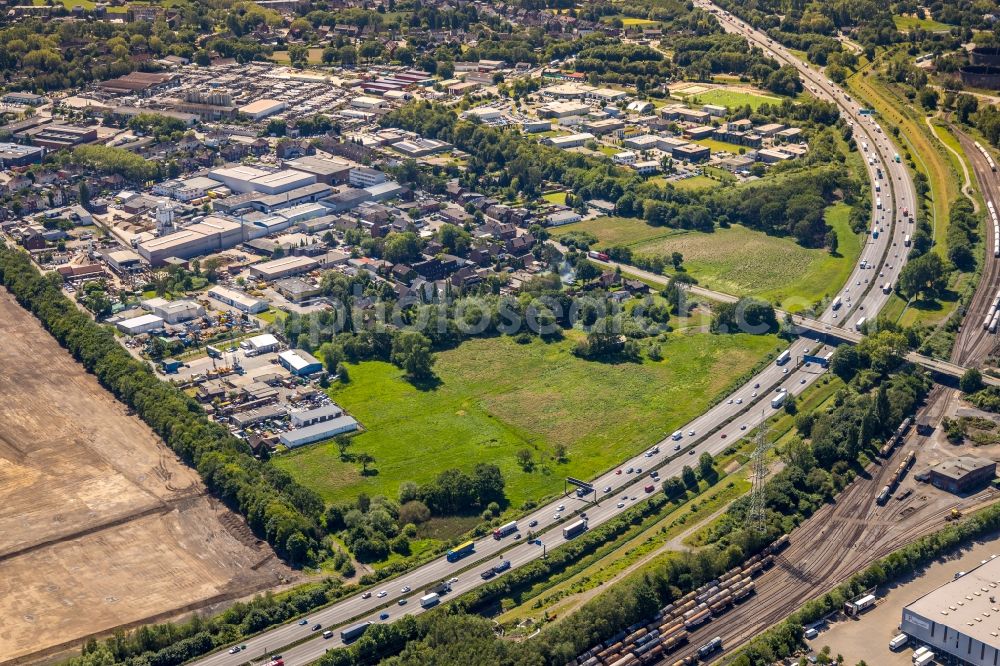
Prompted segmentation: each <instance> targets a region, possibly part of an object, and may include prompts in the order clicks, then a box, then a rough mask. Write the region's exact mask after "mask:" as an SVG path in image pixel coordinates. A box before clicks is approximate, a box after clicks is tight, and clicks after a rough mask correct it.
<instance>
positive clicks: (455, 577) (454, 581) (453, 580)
mask: <svg viewBox="0 0 1000 666" xmlns="http://www.w3.org/2000/svg"><path fill="white" fill-rule="evenodd" d="M534 523H535V524H536V525H537V524H538V521H537V520H536V521H534ZM448 582H449V583H457V582H458V576H452V577H451V578H449V579H448Z"/></svg>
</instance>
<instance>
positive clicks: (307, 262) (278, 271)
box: [250, 257, 319, 280]
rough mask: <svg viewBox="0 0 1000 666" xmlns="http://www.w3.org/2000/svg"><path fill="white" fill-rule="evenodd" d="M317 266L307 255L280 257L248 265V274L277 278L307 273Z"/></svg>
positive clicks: (271, 278)
mask: <svg viewBox="0 0 1000 666" xmlns="http://www.w3.org/2000/svg"><path fill="white" fill-rule="evenodd" d="M317 268H319V264H318V263H317V262H316V261H314V260H313V259H310V258H309V257H282V258H281V259H275V260H273V261H265V262H263V263H260V264H254V265H253V266H251V267H250V275H253V276H255V277H259V278H261V279H264V280H279V279H281V278H283V277H288V276H289V275H298V274H300V273H308V272H309V271H312V270H315V269H317Z"/></svg>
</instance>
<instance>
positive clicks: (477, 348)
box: [276, 332, 778, 506]
mask: <svg viewBox="0 0 1000 666" xmlns="http://www.w3.org/2000/svg"><path fill="white" fill-rule="evenodd" d="M572 337H575V334H574V335H573V336H571V337H570V338H567V339H565V340H562V341H559V342H554V343H548V344H547V343H544V342H541V341H539V340H535V341H534V342H531V343H529V344H526V345H518V344H517V343H515V342H514V341H513V340H512V339H511V338H509V337H496V338H481V339H475V340H470V341H467V342H464V343H462V344H461V345H460V346H459V347H458V348H456V349H453V350H449V351H445V352H441V353H439V354H438V355H437V359H438V360H437V364H436V365H435V372H436V373H437V375H438V377H439V378H440V384H439V385H438V386H437V387H436V388H433V389H430V390H420V389H417V388H415V387H414V386H413V385H412V384H410V383H409V382H407V381H406V380H404V379H403V378H402V376H401V373H400V370H399V369H397V368H396V367H394V366H392V365H389V364H387V363H380V362H367V363H362V364H360V365H356V366H352V367H350V376H351V381H350V383H349V384H348V385H347V386H344V387H335V388H332V389H331V396H332V397H333V399H334V400H336V401H337V402H338V403H339V404H340V405H342V406H343V407H344V408H345V409H347V410H348V411H349V412H351V413H352V414H353V415H354V416H355V417H356V418H357V419H358V420H359V421H361V423H362V424H364V426H365V428H366V429H367V431H366V432H364V433H362V434H360V435H358V436H356V437H355V438H354V439H353V444H352V446H351V450H352V451H354V452H362V451H364V452H367V453H369V454H371V455H372V456H374V458H375V460H376V462H375V465H374V467H375V468H376V469H377V470H378V474H377V475H374V476H367V477H362V476H361V475H360V473H359V469H358V466H357V465H356V464H352V463H344V462H341V461H340V458H339V455H338V451H337V448H336V447H335V446H334V445H333V444H319V445H315V446H309V447H305V448H303V449H300V450H298V451H295V452H293V453H291V454H288V455H285V456H280V457H278V458H277V459H276V464H277V465H278V466H279V467H281V468H283V469H285V470H287V471H288V472H290V473H291V474H293V475H294V476H295V477H296V478H297V479H298V480H299V481H301V482H303V483H305V484H306V485H308V486H309V487H311V488H314V489H316V490H317V491H318V492H320V493H321V494H322V495H323V497H324V499H326V500H327V501H330V502H337V501H345V500H351V499H353V498H355V497H357V495H358V493H361V492H365V493H368V494H369V495H379V494H382V495H386V496H389V497H395V496H396V495H397V492H398V488H399V484H400V483H401V482H403V481H407V480H412V481H416V482H418V483H422V482H427V481H430V480H432V479H434V478H435V476H436V475H437V474H438V473H439V472H441V471H442V470H444V469H448V468H450V467H460V468H463V469H466V470H471V468H472V467H473V466H474V465H475V464H476V463H478V462H494V463H496V464H498V465H499V466H500V468H501V469H502V470H503V473H504V476H505V477H506V479H507V495H508V497H509V499H510V500H511V502H512V504H513V505H514V506H519V505H521V503H523V502H524V501H525V500H527V499H537V498H541V497H544V496H548V495H552V494H554V493H557V492H560V491H561V490H562V483H563V481H562V479H563V478H564V477H565V476H567V475H571V476H576V477H579V478H591V477H592V476H594V475H596V474H597V473H598V472H601V471H603V470H605V469H608V468H609V467H611V466H612V465H614V464H615V462H617V461H619V460H621V459H623V458H624V457H626V456H627V455H629V454H634V453H636V452H637V451H640V450H642V449H643V448H644V447H646V446H648V445H649V444H651V443H653V442H655V441H657V440H659V439H660V438H662V437H663V436H664V435H665V434H666V433H669V432H670V431H672V430H675V429H676V428H677V427H679V426H681V425H682V424H683V423H685V422H687V421H688V420H689V419H691V418H693V417H694V416H696V415H697V414H699V413H701V412H702V411H704V409H705V408H706V406H707V405H708V404H709V403H710V402H711V400H712V398H713V397H715V396H716V395H717V394H719V393H720V392H721V391H723V390H724V389H725V388H726V387H727V386H728V384H729V383H730V381H732V378H734V377H738V376H739V375H741V374H742V373H743V372H745V371H746V370H748V369H750V368H752V367H753V366H754V365H755V364H756V363H757V362H758V361H759V360H760V359H762V358H763V357H765V356H766V355H767V354H768V353H769V352H772V351H774V350H775V349H777V344H778V343H777V340H776V338H774V337H771V336H764V337H755V336H748V335H735V336H718V335H709V334H706V333H693V332H692V333H680V332H676V333H672V334H670V335H669V336H668V340H667V342H665V343H664V344H663V345H662V352H663V357H664V360H663V361H660V362H655V363H654V362H652V361H649V360H645V361H644V362H643V363H622V364H608V363H599V362H592V361H585V360H582V359H579V358H577V357H575V356H573V354H572V353H571V350H572V347H573V344H574V342H575V341H574V339H572ZM557 444H561V445H565V446H566V447H567V450H568V461H567V462H565V463H559V462H556V461H555V460H554V456H553V451H554V447H555V446H556V445H557ZM524 448H528V449H530V450H531V451H532V452H533V455H534V459H535V462H536V467H535V469H534V470H533V471H530V472H526V471H524V470H522V469H521V467H520V466H519V465H518V463H517V461H516V459H515V454H516V452H517V451H518V450H520V449H524Z"/></svg>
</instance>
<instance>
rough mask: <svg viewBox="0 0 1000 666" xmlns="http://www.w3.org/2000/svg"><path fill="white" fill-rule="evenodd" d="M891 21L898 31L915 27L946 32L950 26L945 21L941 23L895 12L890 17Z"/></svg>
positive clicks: (905, 30) (906, 30) (907, 30)
mask: <svg viewBox="0 0 1000 666" xmlns="http://www.w3.org/2000/svg"><path fill="white" fill-rule="evenodd" d="M892 22H893V23H895V24H896V30H899V31H900V32H909V31H911V30H916V29H917V28H920V29H922V30H927V31H928V32H948V31H949V30H951V28H952V26H950V25H948V24H947V23H941V22H940V21H935V20H933V19H926V18H925V19H921V18H917V17H916V16H912V15H906V16H901V15H899V14H897V15H895V16H893V17H892Z"/></svg>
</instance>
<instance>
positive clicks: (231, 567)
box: [0, 290, 294, 663]
mask: <svg viewBox="0 0 1000 666" xmlns="http://www.w3.org/2000/svg"><path fill="white" fill-rule="evenodd" d="M0 337H2V338H3V339H4V341H5V344H4V345H3V346H2V348H0V380H2V381H0V422H2V423H3V424H4V426H3V429H2V431H0V614H2V617H3V618H4V621H3V623H2V624H0V655H2V656H0V662H5V663H7V662H13V663H16V662H18V661H23V660H28V659H32V660H33V659H37V658H39V657H41V656H43V655H45V654H50V653H53V652H58V651H59V650H60V649H61V646H68V645H71V644H79V642H80V641H81V639H84V638H85V637H87V636H90V635H93V634H96V633H100V632H104V631H107V630H109V629H110V628H113V627H119V626H130V625H135V624H139V623H142V622H148V621H153V620H158V619H165V618H167V617H173V616H176V615H178V614H179V613H182V612H184V611H188V610H192V609H195V608H201V607H204V606H206V605H210V604H212V603H215V602H220V601H225V600H231V599H234V598H239V597H243V596H246V595H248V594H251V593H254V592H256V591H258V590H261V589H264V588H270V587H274V586H276V585H281V584H283V583H286V582H288V581H290V580H291V579H292V578H293V577H294V574H293V573H292V572H291V570H289V569H288V568H287V567H285V566H284V565H283V564H281V563H280V561H279V560H277V559H276V558H275V557H274V555H273V552H272V551H271V550H270V549H269V548H268V547H267V546H266V544H261V543H259V542H258V541H257V540H256V539H255V538H254V536H253V535H252V534H251V533H250V531H249V530H248V528H247V527H246V525H245V523H244V521H243V520H242V518H239V517H238V516H236V515H235V514H233V513H232V512H230V511H229V510H228V509H227V508H225V507H224V506H223V505H221V504H220V503H219V502H218V501H216V500H214V499H212V498H211V497H209V496H208V495H207V494H206V491H205V488H204V486H203V485H202V482H201V481H200V480H199V478H198V476H197V473H196V472H195V471H194V470H193V469H191V468H189V467H188V466H186V465H184V464H183V463H182V462H181V461H180V460H179V459H177V457H176V456H174V454H173V453H172V452H171V451H170V450H169V449H167V448H166V446H165V445H164V444H163V443H162V442H161V441H160V440H159V438H158V437H156V436H155V435H154V434H153V432H152V431H150V430H149V428H148V427H146V425H145V424H143V423H142V422H141V421H140V420H139V419H138V418H137V417H134V416H129V415H127V414H126V409H125V407H124V406H122V405H121V404H120V403H118V402H117V401H115V400H114V399H113V398H112V396H111V395H110V394H109V393H107V392H106V391H105V390H104V389H103V388H102V387H101V386H100V385H99V384H98V383H97V381H96V379H94V378H93V377H92V376H90V375H88V374H87V373H86V372H85V371H84V370H83V367H82V366H81V365H80V364H78V363H77V362H76V361H74V360H73V358H72V357H71V356H70V355H69V354H68V353H67V352H66V351H65V350H63V349H62V348H61V347H59V346H58V344H57V343H56V342H55V340H53V339H52V337H51V336H49V334H48V333H46V332H45V331H44V330H43V329H42V328H41V326H40V324H39V323H38V321H37V320H35V319H34V318H33V317H32V316H31V315H30V314H28V313H27V311H25V310H24V309H22V308H21V307H20V306H19V305H18V304H17V303H16V302H15V301H14V300H13V298H12V297H11V296H10V295H9V293H8V292H7V291H5V290H4V291H0ZM42 365H44V368H42V367H41V366H42ZM81 609H86V612H81Z"/></svg>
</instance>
